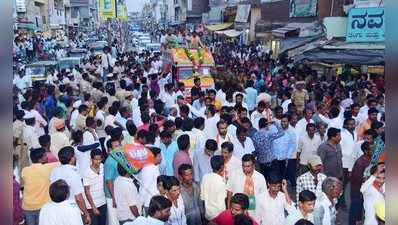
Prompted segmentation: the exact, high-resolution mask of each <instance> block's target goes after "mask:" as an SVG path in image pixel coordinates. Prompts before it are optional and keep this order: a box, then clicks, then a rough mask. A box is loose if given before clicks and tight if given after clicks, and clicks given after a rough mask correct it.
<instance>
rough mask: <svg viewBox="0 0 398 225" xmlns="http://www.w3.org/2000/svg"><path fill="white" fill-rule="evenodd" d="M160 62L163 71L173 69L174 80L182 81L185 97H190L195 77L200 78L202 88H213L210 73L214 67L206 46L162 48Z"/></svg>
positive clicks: (211, 56)
mask: <svg viewBox="0 0 398 225" xmlns="http://www.w3.org/2000/svg"><path fill="white" fill-rule="evenodd" d="M162 62H163V71H164V72H168V71H170V70H171V71H173V75H174V77H173V79H174V81H176V82H183V83H184V86H185V92H186V93H184V95H185V97H186V98H187V99H190V90H191V88H192V87H193V86H194V79H195V78H196V77H198V78H200V81H201V86H202V87H203V88H205V89H210V88H214V79H213V76H212V74H211V73H212V71H213V70H214V69H215V63H214V58H213V55H212V54H211V52H210V50H209V49H208V48H199V49H188V48H170V49H163V50H162Z"/></svg>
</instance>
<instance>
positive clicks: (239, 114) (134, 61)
mask: <svg viewBox="0 0 398 225" xmlns="http://www.w3.org/2000/svg"><path fill="white" fill-rule="evenodd" d="M194 35H196V34H194ZM194 35H192V36H193V37H194ZM171 36H172V32H169V35H168V36H165V37H164V38H163V40H164V42H165V43H170V42H168V41H167V39H170V38H167V37H171ZM171 41H172V42H171V43H172V44H175V43H174V42H173V40H171ZM196 45H198V46H196ZM200 45H202V43H201V42H200V40H197V41H196V42H195V46H194V47H199V46H200ZM165 47H172V46H165ZM28 49H30V48H29V47H28ZM211 50H212V52H213V56H214V58H215V61H216V64H217V65H222V67H223V70H222V71H219V73H220V74H217V75H215V77H218V79H216V84H215V87H214V89H212V88H210V89H204V88H202V86H201V80H200V79H199V78H196V79H195V81H194V86H193V87H192V88H191V89H190V90H186V88H185V87H184V83H182V82H179V81H177V80H174V79H173V78H174V77H175V76H173V75H174V74H173V71H172V70H169V71H163V70H162V69H161V68H162V59H161V56H160V55H159V54H156V53H152V52H143V53H137V52H118V53H117V54H111V52H112V49H111V48H109V47H106V48H104V53H103V54H102V56H101V57H98V56H95V55H91V54H92V53H88V55H87V57H85V58H86V59H85V60H84V63H83V65H82V66H76V67H74V68H70V69H67V70H66V69H63V70H61V71H56V70H52V71H50V73H49V74H48V75H47V81H46V82H44V83H42V84H32V83H31V82H29V77H28V78H27V77H25V74H24V71H23V69H22V70H19V71H18V73H17V74H15V75H14V76H15V78H14V121H13V134H14V135H13V136H14V153H13V154H14V168H15V172H14V224H15V225H16V224H26V225H55V224H57V225H83V224H92V225H105V224H107V225H119V224H120V225H142V224H146V225H149V224H151V225H152V224H153V225H155V224H156V225H161V224H167V225H206V224H209V225H246V224H247V225H249V224H250V225H254V224H256V225H310V224H315V225H336V224H339V223H338V221H337V220H338V219H337V214H338V213H340V212H342V211H345V212H347V213H348V214H349V218H348V219H347V220H349V221H343V223H342V224H349V225H355V224H357V223H358V222H360V221H363V224H365V225H378V224H384V220H385V216H384V198H385V197H384V195H385V166H384V162H385V155H384V143H385V139H384V138H385V135H384V126H385V124H384V120H385V115H384V114H385V112H384V77H383V76H381V75H371V76H370V75H369V74H362V75H352V74H350V73H343V74H340V75H323V74H318V73H317V72H316V71H313V70H311V69H309V67H307V66H305V65H293V64H292V62H291V61H290V60H286V59H285V58H283V57H282V58H279V59H277V60H275V59H272V57H270V53H269V52H268V53H267V52H266V51H264V49H262V48H261V47H259V46H256V45H250V46H240V47H238V46H236V45H234V44H233V43H218V44H213V45H212V48H211ZM115 56H116V57H115ZM187 94H188V95H189V96H190V98H188V99H190V101H188V100H187V98H186V97H187V96H186V95H187ZM128 144H132V145H137V146H145V147H146V148H147V149H148V150H149V151H150V152H151V153H152V155H153V156H154V158H155V160H153V161H152V162H151V163H148V164H146V165H144V167H143V168H142V169H141V170H140V171H139V172H138V173H136V174H130V173H129V172H128V171H127V170H126V168H125V167H123V166H122V165H121V164H120V163H118V161H117V160H116V159H115V158H114V157H112V153H113V152H116V151H120V149H123V147H124V146H126V145H128ZM347 187H350V188H347ZM344 193H346V195H344ZM336 219H337V220H336Z"/></svg>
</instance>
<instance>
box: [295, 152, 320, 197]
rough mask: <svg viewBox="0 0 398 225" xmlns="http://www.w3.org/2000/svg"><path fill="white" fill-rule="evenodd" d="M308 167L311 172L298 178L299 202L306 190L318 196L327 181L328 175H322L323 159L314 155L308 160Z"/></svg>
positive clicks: (297, 191)
mask: <svg viewBox="0 0 398 225" xmlns="http://www.w3.org/2000/svg"><path fill="white" fill-rule="evenodd" d="M308 167H309V169H310V171H308V172H306V173H304V174H303V175H301V176H299V177H298V178H297V189H296V193H297V202H298V194H299V193H300V192H302V191H304V190H310V191H312V192H314V193H315V194H316V195H318V194H320V193H322V182H323V181H324V180H325V179H326V175H325V174H323V173H322V170H323V164H322V160H321V158H320V157H319V156H318V155H312V156H311V158H310V159H309V160H308Z"/></svg>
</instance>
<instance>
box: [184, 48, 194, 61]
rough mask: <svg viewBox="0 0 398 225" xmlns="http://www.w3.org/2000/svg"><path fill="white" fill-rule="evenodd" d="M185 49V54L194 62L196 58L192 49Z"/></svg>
mask: <svg viewBox="0 0 398 225" xmlns="http://www.w3.org/2000/svg"><path fill="white" fill-rule="evenodd" d="M184 50H185V54H186V55H187V56H188V59H189V60H191V62H192V63H193V61H194V58H193V55H192V53H191V51H189V49H187V48H184Z"/></svg>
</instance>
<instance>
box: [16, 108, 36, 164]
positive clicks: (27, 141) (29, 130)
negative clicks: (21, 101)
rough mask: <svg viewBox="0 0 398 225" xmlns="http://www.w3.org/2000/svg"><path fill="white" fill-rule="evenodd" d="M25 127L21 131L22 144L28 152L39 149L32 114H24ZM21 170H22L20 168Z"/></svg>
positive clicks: (34, 120)
mask: <svg viewBox="0 0 398 225" xmlns="http://www.w3.org/2000/svg"><path fill="white" fill-rule="evenodd" d="M23 118H24V120H25V125H26V126H24V127H23V130H22V134H23V143H24V145H26V148H27V149H28V150H30V149H33V148H39V147H40V144H39V135H38V134H37V131H36V129H35V128H34V126H35V123H36V119H35V117H34V115H33V114H32V113H29V112H28V113H25V115H24V117H23ZM21 169H22V168H21Z"/></svg>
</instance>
